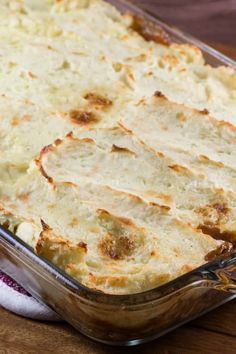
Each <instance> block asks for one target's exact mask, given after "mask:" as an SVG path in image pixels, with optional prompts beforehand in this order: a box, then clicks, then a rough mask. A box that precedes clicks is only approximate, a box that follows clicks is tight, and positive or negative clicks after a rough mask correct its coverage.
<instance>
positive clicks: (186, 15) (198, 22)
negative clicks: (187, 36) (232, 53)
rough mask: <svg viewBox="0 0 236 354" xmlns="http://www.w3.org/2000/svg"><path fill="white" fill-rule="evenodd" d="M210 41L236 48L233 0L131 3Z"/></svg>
mask: <svg viewBox="0 0 236 354" xmlns="http://www.w3.org/2000/svg"><path fill="white" fill-rule="evenodd" d="M131 1H132V2H133V3H135V4H137V5H139V6H140V7H142V8H144V9H147V10H148V11H149V12H151V13H154V14H156V15H158V16H159V17H161V18H163V19H165V20H166V21H167V22H168V23H170V24H174V25H176V26H178V27H179V28H182V29H183V30H185V31H187V32H189V33H191V34H193V35H194V36H196V37H198V38H200V39H203V40H208V41H210V42H220V43H224V44H227V45H230V46H233V47H236V0H146V1H143V0H131Z"/></svg>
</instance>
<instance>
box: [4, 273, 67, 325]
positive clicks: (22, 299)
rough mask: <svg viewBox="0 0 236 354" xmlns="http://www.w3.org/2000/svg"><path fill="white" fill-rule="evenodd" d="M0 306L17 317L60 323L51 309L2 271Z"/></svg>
mask: <svg viewBox="0 0 236 354" xmlns="http://www.w3.org/2000/svg"><path fill="white" fill-rule="evenodd" d="M0 306H2V307H4V308H6V309H7V310H9V311H11V312H14V313H16V314H17V315H20V316H23V317H28V318H31V319H34V320H41V321H43V320H44V321H59V320H60V318H59V316H58V315H57V314H56V313H55V312H53V311H52V310H51V309H50V308H49V307H47V306H46V305H44V304H41V303H39V302H38V301H37V300H35V299H34V298H33V297H32V296H31V295H30V294H29V293H28V292H27V291H26V290H25V289H23V288H22V287H21V286H20V285H19V284H17V283H16V282H15V281H14V280H13V279H12V278H10V277H9V276H8V275H6V274H5V273H3V272H2V271H0Z"/></svg>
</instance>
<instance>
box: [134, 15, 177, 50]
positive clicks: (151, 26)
mask: <svg viewBox="0 0 236 354" xmlns="http://www.w3.org/2000/svg"><path fill="white" fill-rule="evenodd" d="M129 15H130V16H131V17H132V23H131V25H130V28H131V29H132V30H134V31H135V32H137V33H138V34H139V35H141V36H142V37H143V38H144V39H145V40H146V41H148V42H149V41H153V42H156V43H160V44H163V45H165V46H169V45H170V44H171V39H170V37H169V35H168V33H167V32H166V31H164V30H163V29H162V28H161V27H159V26H157V24H155V23H154V22H152V21H150V20H146V19H145V18H144V17H142V16H137V15H134V14H132V13H130V14H129Z"/></svg>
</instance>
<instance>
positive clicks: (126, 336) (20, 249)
mask: <svg viewBox="0 0 236 354" xmlns="http://www.w3.org/2000/svg"><path fill="white" fill-rule="evenodd" d="M109 2H111V3H112V4H113V5H115V6H116V7H117V8H118V9H119V10H121V11H130V12H132V13H134V14H136V15H137V16H138V17H141V18H143V19H145V25H146V24H147V23H150V24H152V25H151V26H153V25H155V26H156V27H157V28H160V29H161V30H160V34H162V30H164V32H165V33H167V35H168V37H169V38H170V40H171V41H173V42H178V43H185V42H188V43H192V44H194V45H196V46H198V47H199V48H201V50H202V52H203V54H204V56H205V59H206V61H207V62H208V63H209V64H211V65H213V66H217V65H222V64H223V65H230V66H233V67H236V63H235V62H234V61H233V60H231V59H229V58H227V57H225V56H224V55H222V54H220V53H218V52H217V51H215V50H214V49H212V48H210V47H208V46H207V45H205V44H203V43H201V42H199V41H198V40H196V39H193V38H191V37H189V36H187V35H185V34H183V33H181V32H180V31H178V30H177V29H174V28H172V27H169V26H168V25H166V24H165V23H163V22H162V21H160V20H158V19H156V18H153V17H152V16H150V15H147V14H146V13H144V12H143V11H142V10H140V9H138V8H136V7H135V6H134V5H131V4H129V3H127V2H125V1H122V0H119V1H109ZM0 268H1V269H2V270H3V271H4V272H5V273H7V274H9V275H10V276H11V277H13V278H14V279H15V280H16V281H18V282H19V283H20V284H21V285H22V286H24V287H25V289H26V290H28V291H29V293H31V294H32V295H33V296H34V297H35V298H37V299H38V300H39V301H41V302H44V303H46V304H47V305H49V306H50V307H51V308H53V309H54V310H55V311H56V312H57V313H58V314H59V315H60V316H61V317H62V318H64V319H65V320H66V321H68V322H69V323H70V324H71V325H72V326H74V327H75V328H76V329H78V330H79V331H80V332H82V333H83V334H85V335H86V336H88V337H90V338H92V339H95V340H97V341H100V342H103V343H107V344H112V345H137V344H140V343H144V342H147V341H150V340H152V339H155V338H157V337H159V336H161V335H163V334H165V333H167V332H168V331H171V330H172V329H174V328H176V327H177V326H180V325H181V324H183V323H185V322H187V321H190V320H192V319H193V318H196V317H198V316H200V315H201V314H203V313H205V312H207V311H209V310H211V309H213V308H215V307H217V306H219V305H221V304H223V303H225V302H226V301H229V300H231V299H233V298H234V297H235V296H236V253H235V252H234V251H233V252H232V254H231V255H230V256H228V257H226V256H225V257H222V258H218V259H217V260H215V261H213V262H210V263H208V264H206V265H204V266H202V267H200V268H199V269H196V270H194V271H192V272H190V273H188V274H185V275H184V276H181V277H179V278H178V279H176V280H174V281H171V282H169V283H167V284H165V285H163V286H161V287H158V288H156V289H153V290H150V291H147V292H144V293H141V294H135V295H107V294H104V293H100V292H96V291H94V290H91V289H88V288H86V287H84V286H83V285H81V284H79V283H78V282H76V281H75V280H73V279H72V278H71V277H69V276H68V275H66V274H65V273H64V272H63V271H61V270H59V269H58V268H57V267H55V266H54V265H52V264H51V263H50V262H48V261H47V260H45V259H43V258H41V257H39V256H37V255H36V254H35V253H34V252H33V250H32V249H31V248H30V247H29V246H27V245H26V244H24V242H22V241H21V240H20V239H19V238H17V237H16V236H15V235H13V234H12V233H10V232H9V231H7V230H5V229H4V228H2V227H0Z"/></svg>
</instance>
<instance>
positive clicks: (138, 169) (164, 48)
mask: <svg viewBox="0 0 236 354" xmlns="http://www.w3.org/2000/svg"><path fill="white" fill-rule="evenodd" d="M0 41H1V46H0V70H1V75H0V107H1V110H0V132H1V140H0V164H1V166H0V167H1V168H0V206H1V212H0V221H1V224H2V225H3V226H5V227H7V228H8V229H9V230H11V231H12V232H13V233H15V234H16V235H17V236H18V237H20V238H21V239H22V240H23V241H25V242H26V243H27V244H29V245H30V246H31V247H32V248H33V249H34V250H35V252H36V253H37V254H38V255H40V256H43V257H45V258H46V259H48V260H49V261H51V262H53V263H54V264H55V265H57V266H58V267H59V268H61V269H62V270H64V271H66V272H67V273H68V274H69V275H71V276H72V277H73V278H75V279H76V280H78V281H79V282H80V283H82V284H84V285H85V286H87V287H89V288H92V289H96V290H98V291H102V292H105V293H108V294H133V293H140V292H143V291H146V290H148V289H152V288H154V287H156V286H158V285H161V284H163V283H166V282H168V281H170V280H172V279H174V278H177V277H178V276H180V275H182V274H184V273H186V272H189V271H191V270H193V269H195V268H197V267H199V266H200V265H202V264H204V263H206V262H208V261H209V260H211V259H212V258H214V257H217V256H218V255H221V254H224V253H228V252H230V250H231V249H232V247H233V244H234V242H235V238H236V149H235V146H236V126H235V124H236V123H235V120H236V73H235V71H234V70H233V69H231V68H229V67H218V68H213V67H211V66H209V65H207V64H205V61H204V58H203V55H202V53H201V51H200V49H198V48H197V47H194V46H193V45H190V44H176V43H171V42H170V41H169V40H168V37H167V36H165V34H164V33H162V32H161V31H160V29H157V28H155V27H154V26H152V25H150V24H148V23H145V21H142V20H141V19H139V18H137V17H135V16H133V15H132V14H120V13H119V12H118V11H117V10H116V9H115V8H114V7H113V6H112V5H110V4H108V3H106V2H104V1H101V0H43V1H39V0H17V1H6V0H0Z"/></svg>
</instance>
